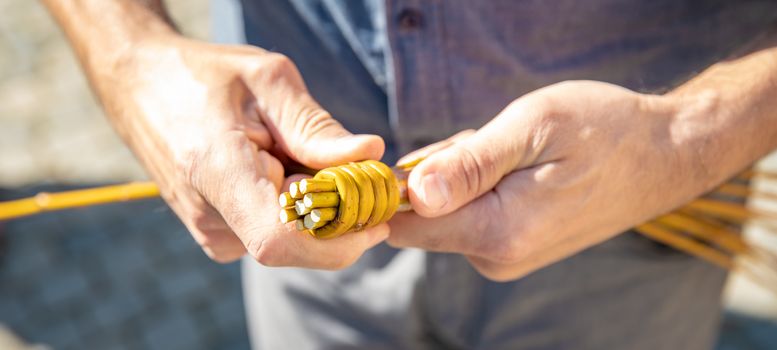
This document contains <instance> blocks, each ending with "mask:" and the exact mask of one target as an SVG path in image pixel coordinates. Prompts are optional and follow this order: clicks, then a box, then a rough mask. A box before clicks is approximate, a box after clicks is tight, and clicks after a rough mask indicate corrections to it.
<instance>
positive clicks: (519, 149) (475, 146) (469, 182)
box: [408, 111, 536, 217]
mask: <svg viewBox="0 0 777 350" xmlns="http://www.w3.org/2000/svg"><path fill="white" fill-rule="evenodd" d="M515 113H516V112H515V111H513V112H511V114H515ZM514 119H516V118H514V115H506V113H505V112H503V113H502V114H501V115H500V116H497V117H496V118H494V120H492V121H491V122H489V123H488V124H487V125H485V126H484V127H483V128H481V129H480V130H478V131H477V132H475V133H474V134H472V135H470V136H469V137H466V138H464V139H463V140H461V141H460V142H456V143H454V144H453V145H451V146H450V147H448V148H446V149H444V150H441V151H439V152H436V153H434V154H431V155H429V157H428V158H426V159H425V160H424V161H423V162H421V163H420V164H418V165H417V166H416V167H415V168H414V169H413V170H412V171H411V172H410V176H409V178H408V189H409V191H408V194H409V198H410V202H411V203H412V205H413V208H414V209H415V211H416V212H417V213H418V214H420V215H422V216H428V217H436V216H441V215H445V214H449V213H452V212H454V211H455V210H457V209H459V208H461V207H462V206H464V205H465V204H467V203H469V202H471V201H472V200H474V199H475V198H477V197H479V196H480V195H482V194H483V193H485V192H486V191H489V190H491V189H492V188H494V186H495V185H496V184H497V183H498V182H499V180H500V179H501V178H502V177H503V176H504V175H506V174H508V173H510V172H511V171H513V170H515V169H517V168H520V167H524V166H528V165H531V164H532V162H533V161H534V159H536V157H535V154H534V153H533V150H534V147H532V146H531V145H530V144H531V143H532V142H533V141H532V138H531V137H530V134H529V131H527V129H528V128H523V127H522V126H521V125H520V124H519V123H517V122H515V121H514ZM518 119H520V118H518Z"/></svg>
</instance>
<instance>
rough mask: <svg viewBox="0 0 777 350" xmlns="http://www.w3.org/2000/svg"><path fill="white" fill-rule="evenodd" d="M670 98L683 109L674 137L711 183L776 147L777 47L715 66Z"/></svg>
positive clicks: (721, 179) (726, 176)
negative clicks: (687, 149) (687, 150)
mask: <svg viewBox="0 0 777 350" xmlns="http://www.w3.org/2000/svg"><path fill="white" fill-rule="evenodd" d="M668 97H670V98H673V99H676V101H678V102H679V106H680V107H679V113H678V114H677V121H678V123H676V126H677V127H676V128H674V130H672V133H673V135H672V137H673V138H674V139H675V140H676V141H677V142H680V143H685V145H687V146H689V147H690V148H691V149H692V153H694V155H695V156H696V157H697V159H698V161H699V162H700V164H699V165H700V167H701V168H702V169H701V170H700V172H699V174H700V175H702V174H703V175H705V178H706V179H707V180H709V181H710V182H709V185H714V184H716V183H719V182H721V181H723V180H725V179H726V178H728V177H730V176H731V175H733V174H734V173H736V172H737V171H739V170H741V169H742V168H744V167H746V166H748V165H749V164H751V163H753V162H755V161H756V160H758V159H760V158H761V157H763V156H764V155H766V154H768V153H769V152H770V151H772V150H774V149H777V47H772V48H767V49H763V50H760V51H757V52H754V53H752V54H749V55H747V56H744V57H742V58H739V59H736V60H733V61H727V62H723V63H719V64H716V65H714V66H712V67H710V68H709V69H707V70H705V71H704V72H702V73H701V74H700V75H698V76H697V77H696V78H694V79H692V80H691V81H689V82H687V83H686V84H684V85H682V86H680V87H679V88H678V89H676V90H675V91H673V92H671V93H670V94H668Z"/></svg>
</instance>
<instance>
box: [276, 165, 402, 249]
mask: <svg viewBox="0 0 777 350" xmlns="http://www.w3.org/2000/svg"><path fill="white" fill-rule="evenodd" d="M405 175H406V171H405V170H403V169H400V168H394V169H392V168H390V167H389V166H388V165H386V164H384V163H381V162H378V161H374V160H366V161H363V162H358V163H349V164H345V165H340V166H336V167H331V168H326V169H323V170H321V171H319V172H318V173H317V174H316V175H315V176H314V177H313V178H311V179H304V180H302V181H299V182H293V183H291V184H290V185H289V192H284V193H281V195H280V197H278V203H279V204H280V206H281V212H280V219H281V222H283V223H289V222H292V221H295V222H296V223H295V226H296V228H297V230H300V231H303V230H307V231H308V232H309V233H310V234H311V235H313V236H314V237H317V238H333V237H337V236H339V235H342V234H344V233H346V232H350V231H361V230H363V229H365V228H368V227H372V226H375V225H378V224H380V223H383V222H386V221H388V220H389V219H391V217H392V216H394V213H396V212H397V211H398V210H400V209H403V210H406V209H409V205H408V202H407V196H406V195H405V189H406V188H407V183H406V178H405Z"/></svg>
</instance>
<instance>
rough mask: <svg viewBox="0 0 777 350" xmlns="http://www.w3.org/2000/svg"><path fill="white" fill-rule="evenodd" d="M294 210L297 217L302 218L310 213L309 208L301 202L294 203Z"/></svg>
mask: <svg viewBox="0 0 777 350" xmlns="http://www.w3.org/2000/svg"><path fill="white" fill-rule="evenodd" d="M294 210H295V211H296V212H297V215H299V216H302V215H306V214H307V213H310V207H308V206H305V203H304V202H303V201H301V200H299V201H296V202H295V203H294Z"/></svg>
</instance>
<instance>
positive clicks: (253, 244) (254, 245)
mask: <svg viewBox="0 0 777 350" xmlns="http://www.w3.org/2000/svg"><path fill="white" fill-rule="evenodd" d="M272 242H273V241H272V240H268V239H264V238H254V239H250V240H249V241H248V243H247V244H246V251H247V252H248V254H249V255H251V257H252V258H253V259H254V260H255V261H256V262H258V263H260V264H262V265H264V266H269V267H277V266H281V265H282V263H281V259H280V256H279V254H278V253H277V250H278V249H273V248H277V247H273V246H277V244H273V243H272Z"/></svg>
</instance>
